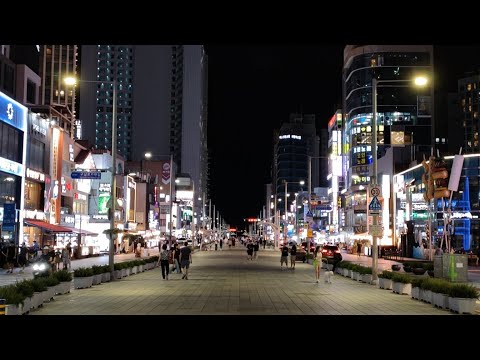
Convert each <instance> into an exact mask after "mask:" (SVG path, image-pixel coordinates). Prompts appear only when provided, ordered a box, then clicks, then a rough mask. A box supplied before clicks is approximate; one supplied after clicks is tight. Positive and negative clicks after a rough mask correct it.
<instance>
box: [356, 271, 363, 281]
mask: <svg viewBox="0 0 480 360" xmlns="http://www.w3.org/2000/svg"><path fill="white" fill-rule="evenodd" d="M355 274H356V277H355V280H357V281H362V274H360V273H359V272H357V273H355Z"/></svg>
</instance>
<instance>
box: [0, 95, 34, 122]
mask: <svg viewBox="0 0 480 360" xmlns="http://www.w3.org/2000/svg"><path fill="white" fill-rule="evenodd" d="M0 120H2V121H4V122H6V123H7V124H10V125H12V126H13V127H14V128H17V129H19V130H22V131H25V130H26V129H27V108H26V107H25V106H23V105H21V104H20V103H18V102H16V101H15V100H13V99H12V98H10V97H8V96H7V95H5V94H4V93H2V92H0Z"/></svg>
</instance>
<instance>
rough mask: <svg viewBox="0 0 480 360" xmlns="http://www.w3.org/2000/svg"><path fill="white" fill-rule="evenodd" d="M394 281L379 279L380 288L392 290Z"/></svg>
mask: <svg viewBox="0 0 480 360" xmlns="http://www.w3.org/2000/svg"><path fill="white" fill-rule="evenodd" d="M392 283H393V282H392V279H384V278H378V286H379V287H380V289H386V290H392Z"/></svg>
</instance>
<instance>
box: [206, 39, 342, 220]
mask: <svg viewBox="0 0 480 360" xmlns="http://www.w3.org/2000/svg"><path fill="white" fill-rule="evenodd" d="M343 47H344V45H340V44H338V45H325V46H322V45H316V46H304V45H302V46H295V45H291V46H278V45H277V46H260V45H258V46H208V45H207V46H206V51H207V54H208V56H209V66H208V71H209V83H208V86H209V104H208V105H209V106H208V146H209V148H210V149H211V168H210V171H211V172H210V184H211V186H210V189H211V198H212V203H215V204H216V207H217V210H220V213H221V216H222V218H224V219H225V220H226V221H227V223H229V224H230V225H233V226H236V227H239V228H244V227H245V224H244V222H243V219H244V218H247V217H256V216H258V214H259V213H260V211H261V209H262V207H263V205H264V203H265V201H264V200H265V184H267V183H270V182H271V175H270V172H271V166H272V157H273V132H274V130H275V129H279V128H280V126H281V124H282V122H284V121H287V120H288V119H289V115H290V113H294V112H300V111H302V112H303V113H304V114H315V115H316V116H317V129H318V128H320V127H326V123H327V122H328V120H329V119H330V117H331V116H332V115H333V113H334V112H335V110H336V104H341V94H342V88H341V84H342V83H341V71H342V64H343Z"/></svg>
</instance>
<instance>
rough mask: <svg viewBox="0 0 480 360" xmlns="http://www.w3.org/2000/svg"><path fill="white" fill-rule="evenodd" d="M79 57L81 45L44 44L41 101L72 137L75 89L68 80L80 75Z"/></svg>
mask: <svg viewBox="0 0 480 360" xmlns="http://www.w3.org/2000/svg"><path fill="white" fill-rule="evenodd" d="M77 56H78V54H77V45H40V74H39V75H40V78H41V79H42V86H41V96H40V100H41V102H40V104H41V105H42V107H43V109H44V111H45V112H48V113H49V115H50V116H49V118H51V119H52V120H53V121H55V122H56V123H57V124H58V126H60V127H61V128H62V129H64V130H65V131H67V132H68V133H69V134H70V136H71V137H74V134H75V118H76V116H75V89H74V88H72V87H69V86H67V85H66V84H65V82H64V79H65V77H68V76H76V74H77ZM38 111H40V109H38Z"/></svg>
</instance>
